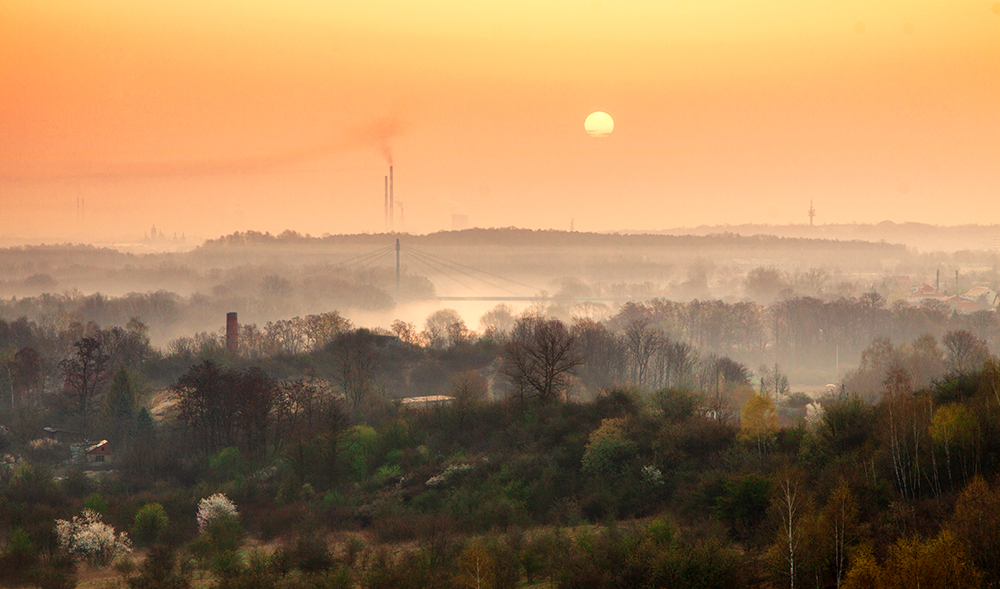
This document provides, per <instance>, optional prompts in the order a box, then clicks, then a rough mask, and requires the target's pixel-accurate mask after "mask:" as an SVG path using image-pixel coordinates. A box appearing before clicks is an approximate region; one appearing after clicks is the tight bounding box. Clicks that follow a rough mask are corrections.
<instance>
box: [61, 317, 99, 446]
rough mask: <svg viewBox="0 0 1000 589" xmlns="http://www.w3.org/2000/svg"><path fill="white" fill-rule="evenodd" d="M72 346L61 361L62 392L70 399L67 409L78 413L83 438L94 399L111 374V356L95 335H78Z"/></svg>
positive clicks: (86, 431)
mask: <svg viewBox="0 0 1000 589" xmlns="http://www.w3.org/2000/svg"><path fill="white" fill-rule="evenodd" d="M73 347H74V348H75V350H76V351H75V352H74V353H73V355H72V356H70V357H69V358H66V359H65V360H63V361H62V363H61V367H62V371H63V375H64V376H65V384H64V386H63V395H64V396H65V397H66V399H67V400H68V401H69V404H70V411H72V412H73V413H75V414H76V415H78V416H79V418H80V433H81V434H82V435H83V437H84V439H86V438H87V435H88V434H89V433H90V430H89V420H88V418H89V417H90V413H91V411H93V409H94V405H95V403H94V401H95V400H96V398H97V396H98V395H99V394H100V392H101V389H102V388H103V387H104V384H105V383H106V382H107V381H108V378H109V377H110V376H111V375H110V372H109V368H110V360H111V357H110V356H109V355H108V354H107V352H105V351H104V346H103V345H102V344H101V340H100V339H98V338H96V337H85V338H81V339H80V340H78V341H77V342H76V343H75V344H73Z"/></svg>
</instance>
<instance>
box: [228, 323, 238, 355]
mask: <svg viewBox="0 0 1000 589" xmlns="http://www.w3.org/2000/svg"><path fill="white" fill-rule="evenodd" d="M239 351H240V323H239V321H238V320H237V319H236V313H235V312H231V313H226V352H228V353H229V354H231V355H234V356H235V355H236V354H237V353H239Z"/></svg>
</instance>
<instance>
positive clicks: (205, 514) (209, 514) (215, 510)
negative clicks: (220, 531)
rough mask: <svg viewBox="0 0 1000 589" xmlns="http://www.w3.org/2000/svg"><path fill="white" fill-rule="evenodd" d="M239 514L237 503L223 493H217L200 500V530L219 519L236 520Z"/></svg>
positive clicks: (205, 528) (202, 530)
mask: <svg viewBox="0 0 1000 589" xmlns="http://www.w3.org/2000/svg"><path fill="white" fill-rule="evenodd" d="M239 516H240V514H239V512H237V511H236V504H234V503H233V502H232V501H230V500H229V497H226V496H225V495H224V494H222V493H216V494H215V495H212V496H211V497H206V498H204V499H202V500H201V501H199V502H198V530H199V531H201V532H204V531H205V530H207V529H208V528H209V527H210V526H211V525H212V524H213V523H215V522H217V521H221V520H236V519H237V518H239Z"/></svg>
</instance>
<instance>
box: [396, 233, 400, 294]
mask: <svg viewBox="0 0 1000 589" xmlns="http://www.w3.org/2000/svg"><path fill="white" fill-rule="evenodd" d="M396 294H397V295H398V294H399V238H398V237H397V238H396Z"/></svg>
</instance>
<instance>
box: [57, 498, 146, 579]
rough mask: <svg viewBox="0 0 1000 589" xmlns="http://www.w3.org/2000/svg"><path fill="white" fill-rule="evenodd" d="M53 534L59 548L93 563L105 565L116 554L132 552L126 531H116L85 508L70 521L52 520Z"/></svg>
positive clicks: (97, 515)
mask: <svg viewBox="0 0 1000 589" xmlns="http://www.w3.org/2000/svg"><path fill="white" fill-rule="evenodd" d="M56 536H57V537H58V539H59V547H60V548H62V549H63V550H65V551H66V552H67V553H68V554H71V555H73V556H75V557H77V558H80V559H81V560H84V561H86V562H88V563H89V564H91V565H93V566H107V565H109V564H111V561H113V560H114V559H115V557H116V556H118V555H119V554H125V553H128V552H132V542H131V541H130V540H129V537H128V534H126V533H125V532H122V533H120V534H116V533H115V529H114V528H113V527H111V526H109V525H108V524H106V523H104V522H102V521H101V516H100V515H99V514H97V513H96V512H93V511H91V510H89V509H84V510H83V513H82V514H81V515H79V516H76V517H74V518H73V519H72V520H70V521H67V520H63V519H59V520H56Z"/></svg>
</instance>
